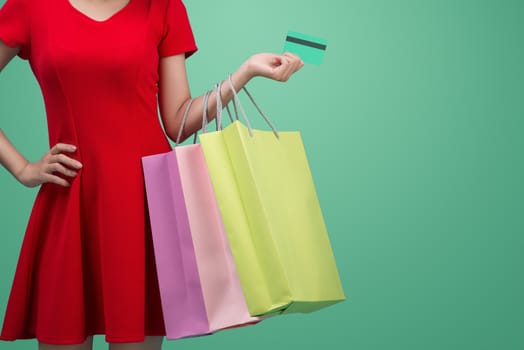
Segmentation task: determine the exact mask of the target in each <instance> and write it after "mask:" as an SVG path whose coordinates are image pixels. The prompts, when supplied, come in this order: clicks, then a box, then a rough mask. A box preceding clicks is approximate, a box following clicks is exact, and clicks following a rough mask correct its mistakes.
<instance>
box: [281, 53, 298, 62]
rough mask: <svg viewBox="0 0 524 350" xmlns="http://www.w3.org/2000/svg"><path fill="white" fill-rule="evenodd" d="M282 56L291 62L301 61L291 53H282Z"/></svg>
mask: <svg viewBox="0 0 524 350" xmlns="http://www.w3.org/2000/svg"><path fill="white" fill-rule="evenodd" d="M284 56H286V57H288V58H290V59H291V60H293V61H302V59H300V57H299V56H297V55H295V54H294V53H291V52H284Z"/></svg>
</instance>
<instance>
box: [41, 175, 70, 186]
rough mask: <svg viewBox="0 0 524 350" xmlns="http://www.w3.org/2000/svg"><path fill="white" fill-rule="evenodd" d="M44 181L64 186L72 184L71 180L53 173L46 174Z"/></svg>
mask: <svg viewBox="0 0 524 350" xmlns="http://www.w3.org/2000/svg"><path fill="white" fill-rule="evenodd" d="M44 182H48V183H53V184H56V185H59V186H63V187H69V186H71V185H70V184H69V182H67V181H66V180H64V179H62V178H61V177H59V176H56V175H51V174H45V175H44Z"/></svg>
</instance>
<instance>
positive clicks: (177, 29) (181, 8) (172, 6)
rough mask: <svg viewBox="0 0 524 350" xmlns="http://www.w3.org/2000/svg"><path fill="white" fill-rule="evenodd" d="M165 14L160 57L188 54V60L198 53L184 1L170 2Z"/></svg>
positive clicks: (170, 0)
mask: <svg viewBox="0 0 524 350" xmlns="http://www.w3.org/2000/svg"><path fill="white" fill-rule="evenodd" d="M167 2H168V4H167V9H166V11H165V12H164V35H163V37H162V41H161V43H160V46H159V54H160V57H167V56H173V55H178V54H181V53H185V54H186V58H187V57H189V56H191V55H192V54H193V53H195V51H197V46H196V43H195V38H194V36H193V31H192V29H191V24H190V23H189V18H188V16H187V11H186V7H185V5H184V3H183V2H182V0H168V1H167Z"/></svg>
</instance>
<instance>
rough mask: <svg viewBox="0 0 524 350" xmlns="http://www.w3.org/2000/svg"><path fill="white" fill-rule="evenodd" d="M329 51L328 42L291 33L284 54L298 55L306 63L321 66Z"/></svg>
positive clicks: (288, 34) (288, 35) (287, 37)
mask: <svg viewBox="0 0 524 350" xmlns="http://www.w3.org/2000/svg"><path fill="white" fill-rule="evenodd" d="M326 50H327V40H325V39H320V38H315V37H313V36H311V35H307V34H302V33H298V32H292V31H289V32H288V33H287V36H286V43H285V45H284V52H291V53H294V54H295V55H297V56H298V57H300V58H301V59H302V61H304V62H305V63H310V64H317V65H319V64H321V63H322V62H323V61H324V54H325V53H326Z"/></svg>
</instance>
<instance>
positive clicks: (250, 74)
mask: <svg viewBox="0 0 524 350" xmlns="http://www.w3.org/2000/svg"><path fill="white" fill-rule="evenodd" d="M255 76H256V72H255V71H254V70H253V68H252V67H251V66H250V64H249V61H245V62H244V63H242V65H240V67H238V69H237V71H236V72H235V73H233V75H232V76H231V78H232V80H233V82H234V85H235V87H238V90H239V89H241V88H242V87H243V86H244V85H246V84H247V83H248V82H249V81H250V80H251V79H253V78H254V77H255Z"/></svg>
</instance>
